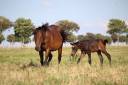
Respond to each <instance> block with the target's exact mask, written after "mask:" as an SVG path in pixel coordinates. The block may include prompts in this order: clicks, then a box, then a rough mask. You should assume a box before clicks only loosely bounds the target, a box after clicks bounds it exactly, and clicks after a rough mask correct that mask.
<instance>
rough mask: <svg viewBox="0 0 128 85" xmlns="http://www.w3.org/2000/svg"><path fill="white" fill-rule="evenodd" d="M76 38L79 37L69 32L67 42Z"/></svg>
mask: <svg viewBox="0 0 128 85" xmlns="http://www.w3.org/2000/svg"><path fill="white" fill-rule="evenodd" d="M76 40H77V37H76V35H74V34H69V36H67V42H74V41H76Z"/></svg>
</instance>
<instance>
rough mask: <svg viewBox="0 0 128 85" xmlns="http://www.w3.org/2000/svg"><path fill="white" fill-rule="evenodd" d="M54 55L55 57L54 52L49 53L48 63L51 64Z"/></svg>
mask: <svg viewBox="0 0 128 85" xmlns="http://www.w3.org/2000/svg"><path fill="white" fill-rule="evenodd" d="M52 57H53V56H52V53H51V52H50V53H49V58H48V64H49V63H50V61H51V60H52Z"/></svg>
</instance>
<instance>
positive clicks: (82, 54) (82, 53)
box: [77, 51, 84, 64]
mask: <svg viewBox="0 0 128 85" xmlns="http://www.w3.org/2000/svg"><path fill="white" fill-rule="evenodd" d="M83 56H84V52H83V51H81V55H80V57H79V59H78V61H77V64H78V63H79V62H80V60H81V58H82V57H83Z"/></svg>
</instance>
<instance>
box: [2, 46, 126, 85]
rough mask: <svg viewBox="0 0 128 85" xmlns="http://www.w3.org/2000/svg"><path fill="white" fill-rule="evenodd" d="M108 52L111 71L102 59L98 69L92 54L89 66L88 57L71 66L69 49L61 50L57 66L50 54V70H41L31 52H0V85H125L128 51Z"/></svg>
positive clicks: (97, 59) (72, 63) (96, 60)
mask: <svg viewBox="0 0 128 85" xmlns="http://www.w3.org/2000/svg"><path fill="white" fill-rule="evenodd" d="M107 50H108V52H109V53H110V54H111V55H112V66H111V67H110V66H109V62H108V59H107V58H106V56H105V55H103V56H104V65H103V68H101V67H100V61H99V58H98V56H97V54H96V53H92V66H90V65H89V64H88V62H87V55H86V56H85V57H84V58H83V59H82V61H81V62H80V64H78V65H77V64H76V61H74V62H73V61H72V62H70V61H69V56H70V52H71V49H70V48H63V57H62V62H61V64H60V65H58V60H57V52H53V54H54V57H53V59H52V61H51V63H50V65H49V67H42V66H40V59H39V55H38V52H36V51H35V50H34V49H33V48H0V85H128V47H114V46H111V47H107Z"/></svg>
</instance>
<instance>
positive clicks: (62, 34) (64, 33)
mask: <svg viewBox="0 0 128 85" xmlns="http://www.w3.org/2000/svg"><path fill="white" fill-rule="evenodd" d="M60 33H61V36H62V38H63V42H66V40H67V36H68V34H67V32H65V31H64V30H61V32H60Z"/></svg>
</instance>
